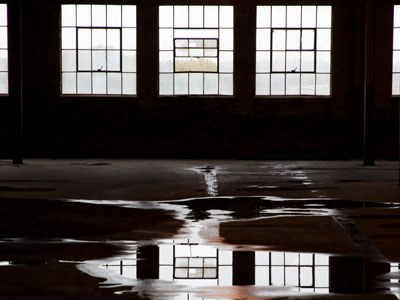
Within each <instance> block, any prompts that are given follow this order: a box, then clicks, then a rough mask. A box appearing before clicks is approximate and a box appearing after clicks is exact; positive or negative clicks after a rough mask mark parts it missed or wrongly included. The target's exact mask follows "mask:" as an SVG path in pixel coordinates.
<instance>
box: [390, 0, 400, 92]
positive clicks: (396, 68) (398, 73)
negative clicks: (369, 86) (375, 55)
mask: <svg viewBox="0 0 400 300" xmlns="http://www.w3.org/2000/svg"><path fill="white" fill-rule="evenodd" d="M392 95H394V96H398V95H400V5H395V6H394V18H393V77H392Z"/></svg>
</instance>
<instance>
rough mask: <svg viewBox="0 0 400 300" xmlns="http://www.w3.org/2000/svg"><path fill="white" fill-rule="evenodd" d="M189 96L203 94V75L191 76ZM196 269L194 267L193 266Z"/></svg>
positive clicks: (193, 74) (194, 74)
mask: <svg viewBox="0 0 400 300" xmlns="http://www.w3.org/2000/svg"><path fill="white" fill-rule="evenodd" d="M189 94H191V95H196V94H198V95H201V94H203V74H202V73H200V74H196V73H192V74H189ZM193 267H194V265H193Z"/></svg>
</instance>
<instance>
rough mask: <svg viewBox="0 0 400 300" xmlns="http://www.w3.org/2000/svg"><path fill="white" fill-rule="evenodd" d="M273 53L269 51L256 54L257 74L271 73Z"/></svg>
mask: <svg viewBox="0 0 400 300" xmlns="http://www.w3.org/2000/svg"><path fill="white" fill-rule="evenodd" d="M270 53H271V52H269V51H257V54H256V72H261V73H262V72H270V70H271V66H270V59H271V54H270Z"/></svg>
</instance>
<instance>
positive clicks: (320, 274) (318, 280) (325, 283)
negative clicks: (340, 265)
mask: <svg viewBox="0 0 400 300" xmlns="http://www.w3.org/2000/svg"><path fill="white" fill-rule="evenodd" d="M315 287H329V267H315Z"/></svg>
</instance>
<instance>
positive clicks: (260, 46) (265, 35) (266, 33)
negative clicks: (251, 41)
mask: <svg viewBox="0 0 400 300" xmlns="http://www.w3.org/2000/svg"><path fill="white" fill-rule="evenodd" d="M270 44H271V30H270V29H257V50H270V49H271V45H270Z"/></svg>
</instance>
